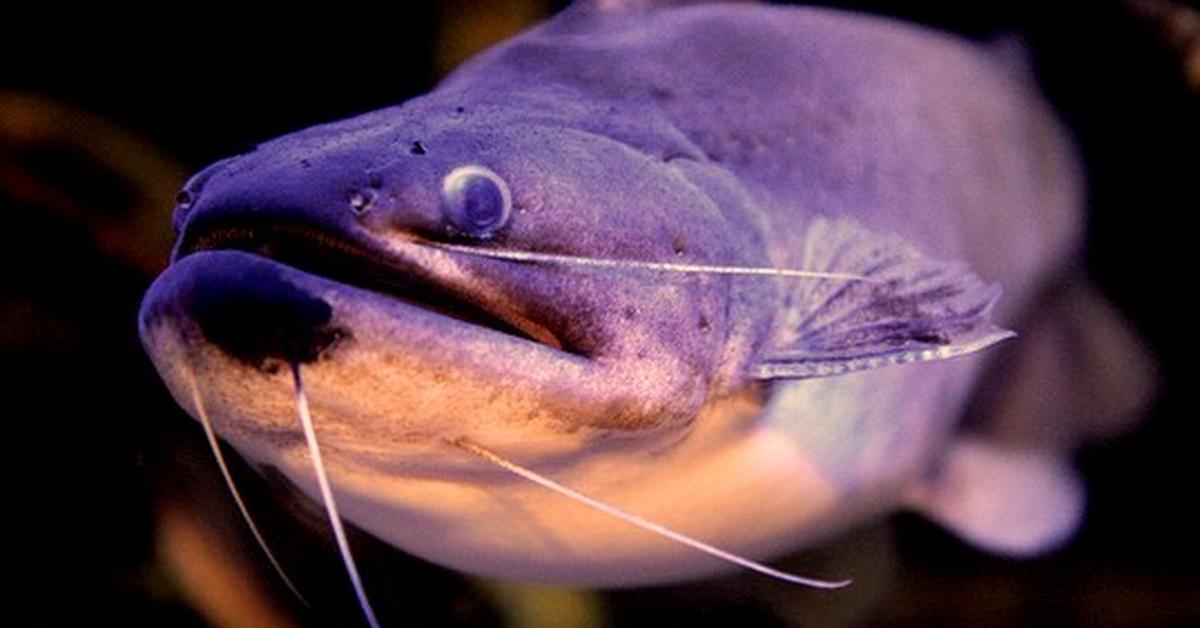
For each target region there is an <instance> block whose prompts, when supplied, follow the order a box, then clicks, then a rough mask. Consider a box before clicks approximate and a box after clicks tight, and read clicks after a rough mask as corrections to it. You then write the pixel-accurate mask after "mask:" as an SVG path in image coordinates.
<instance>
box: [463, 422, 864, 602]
mask: <svg viewBox="0 0 1200 628" xmlns="http://www.w3.org/2000/svg"><path fill="white" fill-rule="evenodd" d="M446 442H447V443H449V444H450V445H453V446H454V447H457V448H459V449H462V450H464V451H466V452H468V453H471V454H473V455H475V456H478V457H480V458H482V459H484V460H486V461H488V462H490V463H492V464H494V465H496V466H498V467H500V468H501V469H504V470H505V471H508V472H510V473H513V474H515V475H517V476H519V477H522V478H524V479H526V480H529V481H530V482H533V483H534V484H537V485H539V486H542V487H544V488H547V489H549V490H551V491H554V492H555V493H558V494H559V495H562V496H564V497H567V498H568V499H571V500H573V501H576V502H578V503H580V504H583V505H584V506H588V507H590V508H593V509H595V510H598V511H600V512H602V513H604V514H606V515H609V516H612V517H616V518H617V519H620V520H622V521H625V522H626V523H629V524H631V525H634V526H637V527H639V528H641V529H643V530H646V531H647V532H651V533H653V534H657V535H659V536H661V537H665V538H667V539H670V540H672V541H675V542H676V543H680V544H682V545H686V546H688V547H690V548H692V549H695V550H697V551H700V552H703V553H705V554H708V555H709V556H713V557H716V558H719V559H721V560H723V561H726V562H728V563H733V564H735V565H738V566H740V567H745V568H746V569H749V570H751V571H756V572H758V573H761V574H763V575H766V576H770V577H772V578H776V579H778V580H783V581H784V582H791V583H793V584H799V585H803V586H806V587H813V588H816V589H840V588H842V587H845V586H849V585H850V583H851V581H850V580H838V581H830V580H818V579H815V578H806V577H804V576H798V575H796V574H791V573H788V572H786V571H780V570H778V569H775V568H772V567H768V566H767V565H764V564H762V563H759V562H755V561H753V560H750V559H749V558H745V557H742V556H738V555H737V554H734V553H732V552H729V551H727V550H723V549H721V548H719V547H716V546H713V545H709V544H708V543H705V542H704V541H700V540H697V539H694V538H692V537H690V536H687V535H686V534H683V533H681V532H676V531H674V530H672V529H670V528H668V527H666V526H664V525H662V524H660V523H655V522H653V521H650V520H649V519H645V518H643V517H641V516H639V515H635V514H633V513H631V512H628V511H625V510H622V509H620V508H617V507H616V506H613V505H611V504H607V503H605V502H602V501H600V500H598V499H596V498H594V497H589V496H587V495H584V494H583V493H580V492H579V491H577V490H575V489H573V488H570V487H567V486H564V485H562V484H559V483H558V482H555V481H554V480H551V479H550V478H548V477H546V476H544V475H542V474H540V473H538V472H536V471H533V470H531V469H527V468H525V467H522V466H521V465H519V464H517V463H515V462H513V461H511V460H508V459H507V458H504V457H503V456H501V455H499V454H497V453H495V452H493V451H491V450H490V449H487V448H486V447H483V446H482V445H479V444H477V443H475V442H473V441H471V440H470V439H467V438H458V439H455V440H447V441H446Z"/></svg>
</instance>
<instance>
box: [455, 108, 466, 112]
mask: <svg viewBox="0 0 1200 628" xmlns="http://www.w3.org/2000/svg"><path fill="white" fill-rule="evenodd" d="M466 112H467V108H466V107H455V108H454V113H466Z"/></svg>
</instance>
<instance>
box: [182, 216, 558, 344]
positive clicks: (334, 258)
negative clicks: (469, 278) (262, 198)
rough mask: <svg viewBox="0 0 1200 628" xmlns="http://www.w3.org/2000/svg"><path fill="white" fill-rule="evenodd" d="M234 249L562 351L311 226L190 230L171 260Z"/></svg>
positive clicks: (531, 328)
mask: <svg viewBox="0 0 1200 628" xmlns="http://www.w3.org/2000/svg"><path fill="white" fill-rule="evenodd" d="M220 250H234V251H240V252H244V253H250V254H253V255H257V256H260V257H264V258H267V259H270V260H272V261H274V262H277V263H279V264H283V265H285V266H288V267H291V268H293V269H296V270H298V271H301V272H304V273H308V274H311V275H316V276H318V277H322V278H325V279H328V280H331V281H335V282H337V283H340V284H345V285H348V286H352V287H355V288H360V289H363V290H368V291H370V292H374V293H377V294H381V295H384V296H387V297H389V298H392V299H397V300H399V301H403V302H404V303H406V304H409V305H412V306H415V307H419V308H421V309H423V310H427V311H430V312H433V313H435V314H438V315H441V316H444V317H448V318H452V319H455V320H458V321H460V322H463V323H467V324H471V325H475V326H478V327H484V328H487V329H491V330H493V331H497V332H500V333H503V334H507V335H509V336H515V337H517V338H522V339H524V340H528V341H530V342H535V343H538V344H542V345H548V346H550V347H553V348H555V349H562V343H561V342H559V340H558V339H557V338H556V337H555V336H553V335H552V334H550V333H548V332H547V331H545V329H544V328H543V327H541V326H540V325H537V324H535V323H533V322H531V321H528V320H525V319H523V318H522V317H520V316H518V315H516V314H515V313H507V316H506V315H505V314H501V313H499V312H496V311H494V310H493V309H490V308H489V307H488V306H487V304H484V303H480V302H479V301H477V300H473V299H471V298H470V295H468V294H464V293H463V291H461V290H455V289H454V287H453V286H449V285H446V283H445V282H440V281H438V280H437V279H436V278H435V277H433V276H432V275H431V273H430V272H429V271H427V270H425V269H422V268H420V267H417V266H414V265H412V264H406V263H404V262H403V261H401V260H398V259H396V258H394V257H392V256H389V255H387V254H386V253H384V252H381V251H378V250H373V249H372V248H371V247H370V246H368V245H364V244H362V243H358V242H354V241H351V240H348V239H345V238H341V237H338V236H333V235H330V234H328V233H327V232H325V231H322V230H319V229H317V228H314V227H312V226H307V225H299V224H278V223H272V224H262V225H255V224H246V223H239V224H232V225H222V226H215V227H207V228H202V229H195V228H189V229H188V230H187V231H186V232H185V233H184V235H183V238H182V240H181V241H180V244H179V247H178V249H177V250H176V253H175V256H174V259H175V261H178V260H179V259H182V258H184V257H186V256H188V255H191V254H193V253H199V252H203V251H220Z"/></svg>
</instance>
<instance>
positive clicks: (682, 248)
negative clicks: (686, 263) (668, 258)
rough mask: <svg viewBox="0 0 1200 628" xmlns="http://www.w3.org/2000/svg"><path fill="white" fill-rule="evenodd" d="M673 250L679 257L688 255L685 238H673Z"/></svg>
mask: <svg viewBox="0 0 1200 628" xmlns="http://www.w3.org/2000/svg"><path fill="white" fill-rule="evenodd" d="M671 250H672V251H674V252H675V255H676V256H678V257H683V254H684V253H687V241H685V240H684V239H683V236H678V235H677V236H674V237H672V238H671Z"/></svg>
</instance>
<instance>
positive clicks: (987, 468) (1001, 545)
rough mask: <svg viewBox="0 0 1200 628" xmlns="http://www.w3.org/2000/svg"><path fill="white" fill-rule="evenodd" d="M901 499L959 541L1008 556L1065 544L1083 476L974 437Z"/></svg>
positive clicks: (1040, 454) (1043, 457) (1077, 513)
mask: <svg viewBox="0 0 1200 628" xmlns="http://www.w3.org/2000/svg"><path fill="white" fill-rule="evenodd" d="M905 497H906V502H907V504H908V505H909V507H911V508H913V509H914V510H916V511H918V512H920V513H922V514H924V515H925V516H927V517H929V518H930V519H932V520H934V521H936V522H938V523H940V524H941V525H943V526H945V527H946V528H948V529H950V530H951V531H952V532H954V533H955V534H957V535H958V536H959V537H961V538H962V539H964V540H966V541H968V542H970V543H972V544H974V545H977V546H979V547H981V548H983V549H986V550H989V551H992V552H996V553H1000V554H1007V555H1011V556H1030V555H1034V554H1038V553H1041V552H1045V551H1048V550H1052V549H1054V548H1055V547H1057V546H1059V545H1061V544H1062V543H1064V542H1066V541H1067V540H1068V539H1069V538H1070V537H1071V535H1072V534H1073V533H1074V531H1075V529H1076V528H1077V527H1078V526H1079V522H1080V521H1081V520H1082V518H1083V514H1084V508H1085V502H1086V492H1085V490H1084V487H1083V483H1082V481H1081V480H1080V478H1079V477H1078V476H1077V475H1076V472H1075V471H1074V469H1072V468H1071V466H1070V464H1069V462H1068V461H1067V460H1065V459H1064V458H1063V457H1061V456H1059V455H1057V454H1055V453H1053V452H1051V451H1035V450H1017V449H1008V448H1004V447H1002V446H999V445H997V444H994V443H990V442H988V441H986V440H984V439H980V438H965V439H963V440H961V441H959V442H957V443H955V444H954V445H953V446H952V447H951V448H950V449H949V450H948V451H947V453H946V456H945V458H944V459H943V460H942V463H941V465H940V466H939V467H938V468H937V469H936V470H935V472H934V473H933V475H932V476H930V477H928V478H924V479H922V480H921V481H920V482H918V483H917V484H916V485H914V486H912V487H910V490H909V491H908V493H907V495H906V496H905Z"/></svg>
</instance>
